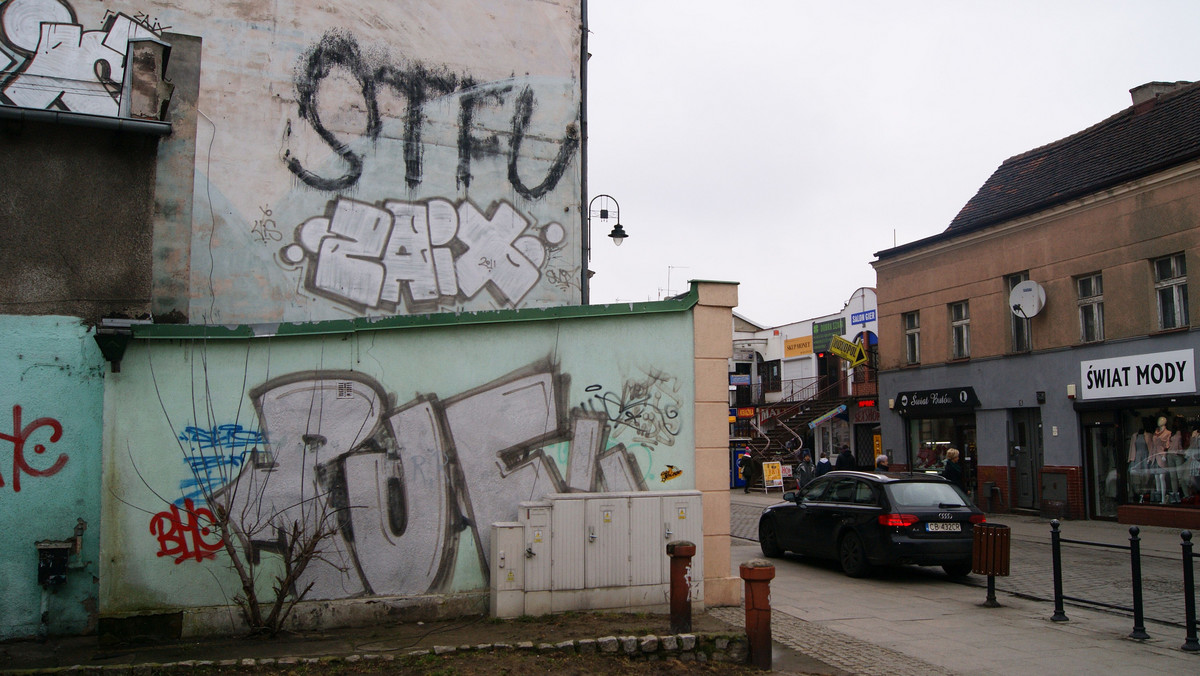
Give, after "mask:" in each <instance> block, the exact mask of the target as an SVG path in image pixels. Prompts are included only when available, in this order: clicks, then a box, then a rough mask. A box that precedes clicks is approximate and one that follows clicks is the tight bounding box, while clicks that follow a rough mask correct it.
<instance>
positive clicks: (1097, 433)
mask: <svg viewBox="0 0 1200 676" xmlns="http://www.w3.org/2000/svg"><path fill="white" fill-rule="evenodd" d="M1119 438H1120V429H1119V428H1118V427H1117V426H1116V425H1114V424H1112V423H1101V422H1097V423H1094V424H1089V425H1087V426H1086V427H1085V428H1084V430H1083V453H1084V457H1085V458H1086V461H1087V467H1086V471H1087V477H1088V512H1089V516H1090V517H1091V518H1093V519H1115V518H1117V504H1118V502H1119V497H1120V496H1121V485H1120V484H1121V480H1120V473H1119V467H1120V464H1119V460H1120V458H1119V457H1118V453H1117V440H1118V439H1119Z"/></svg>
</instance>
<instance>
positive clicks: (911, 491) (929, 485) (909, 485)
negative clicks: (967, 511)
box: [885, 481, 967, 509]
mask: <svg viewBox="0 0 1200 676" xmlns="http://www.w3.org/2000/svg"><path fill="white" fill-rule="evenodd" d="M885 490H887V494H888V498H889V499H890V500H891V502H892V505H893V506H894V507H933V508H935V509H936V508H937V507H939V506H941V505H965V504H967V500H966V498H965V497H964V496H963V495H962V494H961V493H959V492H958V491H957V490H956V489H955V488H954V486H953V485H951V484H948V483H945V484H944V483H934V482H930V481H913V482H903V481H897V482H895V483H890V484H887V486H886V489H885Z"/></svg>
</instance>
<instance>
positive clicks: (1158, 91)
mask: <svg viewBox="0 0 1200 676" xmlns="http://www.w3.org/2000/svg"><path fill="white" fill-rule="evenodd" d="M1190 84H1192V83H1191V82H1188V81H1186V80H1180V81H1178V82H1147V83H1146V84H1144V85H1138V86H1137V87H1134V88H1133V89H1130V90H1129V94H1130V96H1132V97H1133V106H1134V108H1135V110H1134V111H1133V112H1134V113H1135V114H1136V113H1144V112H1146V111H1147V110H1150V109H1151V108H1153V107H1154V103H1155V101H1157V100H1158V97H1159V96H1161V95H1162V94H1169V93H1171V92H1173V91H1175V90H1177V89H1183V88H1184V87H1186V86H1188V85H1190Z"/></svg>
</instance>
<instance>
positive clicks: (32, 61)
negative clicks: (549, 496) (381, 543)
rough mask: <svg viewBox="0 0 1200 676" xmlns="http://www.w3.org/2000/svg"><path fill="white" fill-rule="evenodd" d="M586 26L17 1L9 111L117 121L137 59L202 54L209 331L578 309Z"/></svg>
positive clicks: (232, 5)
mask: <svg viewBox="0 0 1200 676" xmlns="http://www.w3.org/2000/svg"><path fill="white" fill-rule="evenodd" d="M580 11H581V10H580V3H579V2H578V0H574V1H572V0H556V1H534V0H486V1H483V2H480V1H478V0H441V1H439V2H430V3H424V2H422V3H397V2H391V1H389V0H362V1H361V2H355V3H339V4H335V5H326V4H322V3H307V2H300V1H299V0H278V1H273V2H266V1H265V0H260V1H258V2H255V1H253V0H251V1H244V0H188V1H187V2H177V1H162V0H159V1H154V2H121V1H113V2H109V1H108V0H102V1H100V2H86V3H85V2H82V0H5V1H4V2H3V3H0V104H4V105H12V106H21V107H26V108H39V109H51V110H66V111H73V112H79V113H88V114H93V115H105V116H113V115H116V114H117V111H118V108H119V104H120V97H121V91H120V89H121V83H122V78H123V75H124V58H125V53H126V51H127V44H128V41H129V40H130V39H135V38H146V37H150V38H156V39H161V40H163V41H166V42H169V41H170V40H169V38H170V35H171V34H175V33H178V34H183V35H192V36H199V37H200V38H201V39H202V40H203V49H202V62H201V64H200V70H201V74H202V76H201V78H200V91H199V93H198V100H197V102H196V104H195V111H192V112H193V113H194V114H192V115H191V116H190V118H189V119H194V121H195V125H196V129H195V138H196V143H195V148H193V149H190V150H192V151H194V155H195V161H194V165H195V179H194V186H193V194H192V195H191V198H192V200H191V204H192V205H193V209H192V214H191V220H192V229H191V230H192V239H191V241H190V243H189V242H182V243H181V245H182V246H187V245H189V244H190V250H191V256H190V271H191V272H190V279H189V280H188V283H189V289H190V292H189V305H188V307H187V308H181V309H183V310H186V311H187V312H188V314H189V317H190V319H191V321H192V322H194V323H217V322H221V323H248V322H272V321H306V320H320V319H335V318H345V317H351V316H384V315H397V314H424V313H429V312H457V311H463V310H489V309H507V308H526V307H548V306H560V305H572V304H578V303H579V302H580V289H579V280H580V267H581V264H580V246H581V244H580V225H579V224H580V204H579V203H580V201H581V192H580V183H581V181H580V171H581V169H580V159H579V148H580V143H581V134H580V124H579V123H580V120H579V109H580V99H581V96H580V92H581V84H580V76H579V72H580V58H579V52H580V27H581V24H582V18H581V15H580ZM176 67H184V66H176ZM170 68H171V66H170V64H168V68H167V70H168V75H169V74H170V72H171V71H170ZM177 98H180V100H182V98H181V97H178V96H177ZM172 105H184V104H183V103H181V102H180V101H175V102H173V103H172ZM164 152H177V151H176V150H170V151H164ZM160 183H161V184H163V185H167V184H168V183H166V182H160ZM174 197H175V196H170V195H160V196H159V202H160V204H170V203H173V198H174Z"/></svg>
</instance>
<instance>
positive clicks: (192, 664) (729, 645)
mask: <svg viewBox="0 0 1200 676" xmlns="http://www.w3.org/2000/svg"><path fill="white" fill-rule="evenodd" d="M499 650H520V651H529V652H534V653H540V654H551V653H553V654H561V653H568V654H601V655H611V656H623V657H626V658H629V659H633V660H661V659H669V658H675V659H678V660H680V661H682V662H736V663H744V662H745V661H746V659H747V656H748V654H749V646H748V644H747V642H746V637H745V635H739V634H669V635H665V636H658V635H655V634H647V635H645V636H604V637H601V638H595V639H586V638H585V639H575V640H570V641H562V642H560V643H541V644H537V645H535V644H534V643H533V642H531V641H522V642H519V643H515V644H511V643H481V644H479V645H461V646H444V645H437V646H433V647H432V648H425V649H420V650H410V651H408V652H406V653H404V654H403V655H401V657H422V656H425V655H448V654H451V653H464V652H483V651H499ZM396 659H397V655H393V654H391V653H387V654H381V653H367V654H354V655H344V656H329V655H327V656H323V657H263V658H243V659H226V660H185V661H182V662H167V663H163V664H150V663H146V664H109V665H103V666H99V665H87V666H85V665H74V666H67V667H51V668H46V669H27V670H17V671H10V670H0V674H6V675H16V674H116V673H150V671H151V670H164V669H178V670H190V669H195V668H200V669H203V668H209V667H255V666H263V667H266V666H284V667H286V666H294V665H304V664H337V663H340V662H344V663H349V664H353V663H358V662H394V661H395V660H396Z"/></svg>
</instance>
